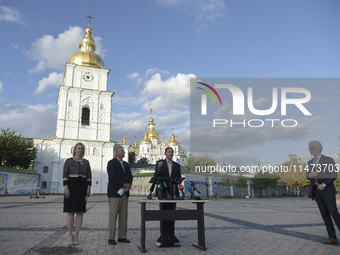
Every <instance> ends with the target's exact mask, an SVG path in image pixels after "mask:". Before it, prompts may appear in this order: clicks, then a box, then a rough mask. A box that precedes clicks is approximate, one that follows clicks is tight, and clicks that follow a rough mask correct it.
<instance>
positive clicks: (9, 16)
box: [0, 5, 25, 25]
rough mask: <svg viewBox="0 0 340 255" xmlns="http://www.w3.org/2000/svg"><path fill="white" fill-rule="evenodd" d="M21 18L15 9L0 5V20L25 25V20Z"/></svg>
mask: <svg viewBox="0 0 340 255" xmlns="http://www.w3.org/2000/svg"><path fill="white" fill-rule="evenodd" d="M22 19H23V16H22V15H21V14H20V12H19V11H18V10H17V9H15V8H13V7H9V6H3V5H0V21H8V22H14V23H18V24H21V25H25V22H23V20H22Z"/></svg>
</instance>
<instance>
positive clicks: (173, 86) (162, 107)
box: [111, 68, 196, 150]
mask: <svg viewBox="0 0 340 255" xmlns="http://www.w3.org/2000/svg"><path fill="white" fill-rule="evenodd" d="M195 77H196V76H195V75H194V74H181V73H178V74H177V75H170V73H169V72H168V71H165V70H161V69H159V68H153V69H148V70H147V71H146V72H145V74H144V75H141V74H139V73H132V74H130V75H128V76H127V78H129V79H132V80H135V81H136V83H138V81H140V80H141V79H142V80H143V89H141V90H140V92H139V94H138V95H136V96H134V97H131V96H129V97H123V96H121V95H118V94H119V93H118V92H117V94H115V96H114V97H113V105H115V106H116V107H113V109H112V112H113V114H112V128H111V137H112V139H113V140H115V141H117V142H121V139H122V138H123V137H124V133H126V138H127V139H128V143H129V144H133V142H134V140H135V136H136V137H137V142H138V143H140V142H141V140H142V138H143V134H144V133H145V130H146V126H147V124H148V123H149V118H150V115H151V114H150V108H153V109H154V113H153V118H154V121H155V124H156V126H155V130H156V132H157V133H158V134H159V135H160V138H162V139H163V140H164V142H165V143H167V142H168V141H169V139H170V135H171V133H172V132H174V134H175V136H176V139H179V141H180V142H181V145H182V146H183V149H185V150H189V132H190V131H189V128H190V125H189V123H190V122H189V115H190V112H189V101H190V100H189V94H190V93H189V92H190V78H195ZM131 109H134V110H131ZM140 109H143V110H144V111H141V112H140ZM118 112H119V113H118ZM172 128H173V130H172ZM178 137H179V138H178Z"/></svg>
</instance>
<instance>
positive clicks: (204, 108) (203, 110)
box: [197, 82, 222, 115]
mask: <svg viewBox="0 0 340 255" xmlns="http://www.w3.org/2000/svg"><path fill="white" fill-rule="evenodd" d="M197 83H199V84H201V85H203V86H206V87H207V88H209V89H210V90H211V91H212V92H214V94H215V95H216V96H217V98H218V100H219V101H220V104H221V106H222V100H221V97H220V95H219V94H218V93H217V91H216V90H215V89H214V88H213V87H211V86H210V85H209V84H206V83H203V82H197ZM197 88H198V89H201V90H203V91H204V92H206V93H207V94H208V95H209V96H210V97H211V98H212V100H213V101H214V103H215V105H217V103H216V100H215V98H214V96H213V94H211V92H210V91H209V90H207V89H204V88H201V87H197ZM201 103H202V104H201V114H202V115H207V95H206V94H202V96H201Z"/></svg>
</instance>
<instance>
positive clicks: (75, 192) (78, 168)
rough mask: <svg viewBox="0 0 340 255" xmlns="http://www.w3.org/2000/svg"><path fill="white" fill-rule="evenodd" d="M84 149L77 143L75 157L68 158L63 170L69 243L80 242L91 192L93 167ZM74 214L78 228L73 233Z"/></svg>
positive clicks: (74, 150)
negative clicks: (80, 233)
mask: <svg viewBox="0 0 340 255" xmlns="http://www.w3.org/2000/svg"><path fill="white" fill-rule="evenodd" d="M84 151H85V147H84V145H83V144H82V143H77V144H76V145H75V146H74V148H73V157H72V158H68V159H66V161H65V164H64V170H63V185H64V186H65V191H64V212H67V213H68V214H67V227H68V233H69V237H68V242H69V244H79V239H78V236H79V231H80V228H81V225H82V223H83V216H84V213H85V212H86V202H87V199H88V197H89V196H90V194H91V184H92V174H91V167H90V163H89V161H88V160H86V159H84V158H83V157H84ZM74 214H76V229H75V234H74V235H73V225H74Z"/></svg>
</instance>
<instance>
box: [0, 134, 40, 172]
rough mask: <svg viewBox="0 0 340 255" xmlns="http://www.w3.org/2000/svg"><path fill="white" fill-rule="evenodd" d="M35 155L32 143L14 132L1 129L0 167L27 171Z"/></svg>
mask: <svg viewBox="0 0 340 255" xmlns="http://www.w3.org/2000/svg"><path fill="white" fill-rule="evenodd" d="M36 155H37V150H36V148H35V147H34V144H33V141H32V140H30V139H27V138H25V137H22V136H21V134H20V135H19V134H16V132H15V131H10V130H9V128H8V129H1V134H0V162H1V166H6V167H12V168H21V169H29V168H30V167H31V165H32V162H33V160H34V159H35V157H36Z"/></svg>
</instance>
